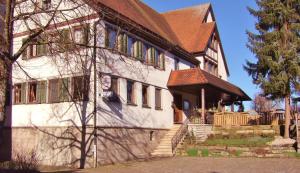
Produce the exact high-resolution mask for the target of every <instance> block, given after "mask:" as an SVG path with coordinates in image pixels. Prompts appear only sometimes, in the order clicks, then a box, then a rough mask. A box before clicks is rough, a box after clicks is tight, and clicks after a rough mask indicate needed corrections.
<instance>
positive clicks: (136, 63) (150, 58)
mask: <svg viewBox="0 0 300 173" xmlns="http://www.w3.org/2000/svg"><path fill="white" fill-rule="evenodd" d="M56 1H58V0H56ZM56 1H44V0H42V1H38V2H39V3H40V6H39V7H41V10H48V9H51V8H52V6H51V3H55V2H56ZM25 3H28V2H25ZM23 5H24V7H27V8H29V7H28V4H23ZM21 6H22V4H21ZM66 6H68V5H66ZM20 9H22V8H20ZM25 9H26V8H25ZM74 16H75V17H74ZM41 22H43V20H41ZM56 22H57V21H56ZM30 24H31V25H32V26H36V25H35V24H34V23H30ZM24 26H26V25H25V24H24V22H17V23H16V25H15V32H14V33H15V34H14V50H15V51H18V50H19V49H20V47H22V43H23V44H24V43H26V39H27V38H28V35H29V34H30V33H31V32H30V31H28V30H26V29H25V28H26V27H24ZM27 29H28V28H27ZM35 41H36V42H35V43H32V44H30V45H29V46H28V48H27V49H26V50H25V51H24V52H23V54H22V58H20V59H19V60H18V61H17V63H15V64H14V67H13V106H12V117H11V118H10V119H9V122H8V126H9V127H11V129H12V130H11V134H12V143H11V146H12V151H13V153H14V152H22V151H29V150H31V149H34V150H35V151H36V152H37V153H38V157H39V159H40V160H41V162H42V164H48V165H62V164H71V165H76V164H80V163H81V164H83V163H85V164H86V166H92V163H93V159H94V158H95V157H94V156H93V154H94V153H95V152H94V151H95V147H92V146H93V139H94V133H93V130H94V129H97V145H96V146H97V147H96V150H97V152H96V154H97V163H99V164H107V163H116V162H121V161H126V160H130V159H139V158H148V157H150V156H151V153H153V151H155V149H156V147H157V146H159V144H160V141H161V140H162V139H163V138H164V136H165V134H167V133H168V132H169V130H170V129H173V128H174V124H181V123H184V121H185V119H186V118H189V116H191V114H192V112H193V110H195V109H198V108H204V109H201V112H202V115H205V110H208V109H212V108H215V107H217V106H218V105H219V106H220V105H221V106H222V107H224V106H225V105H231V104H233V103H234V102H237V101H243V100H248V99H249V97H248V96H247V95H246V94H245V93H244V92H243V91H242V90H241V89H239V88H238V87H236V86H234V85H232V84H230V83H229V82H227V80H228V77H229V70H228V66H227V63H226V58H225V54H224V52H223V48H222V44H221V40H220V37H219V33H218V28H217V24H216V21H215V17H214V14H213V10H212V6H211V5H210V4H203V5H198V6H193V7H189V8H184V9H179V10H174V11H170V12H166V13H158V12H156V11H155V10H153V9H151V8H150V7H148V6H147V5H145V4H144V3H142V2H140V1H139V0H92V1H87V3H85V5H83V6H81V7H80V8H79V9H76V10H74V11H72V12H70V11H69V14H68V15H64V18H63V17H61V18H60V19H59V22H57V23H51V24H50V25H49V26H48V27H47V28H46V31H45V32H44V34H42V35H41V36H39V37H38V38H36V39H35ZM95 41H96V42H95ZM61 43H62V44H61ZM94 114H96V118H95V116H94ZM202 119H203V121H202V123H209V120H207V119H205V116H202ZM95 125H96V126H95ZM177 127H178V125H177ZM179 127H180V126H179ZM170 142H171V141H170ZM170 147H172V146H170ZM173 148H174V147H173ZM171 152H173V151H171Z"/></svg>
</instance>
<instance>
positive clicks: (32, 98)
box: [28, 82, 37, 103]
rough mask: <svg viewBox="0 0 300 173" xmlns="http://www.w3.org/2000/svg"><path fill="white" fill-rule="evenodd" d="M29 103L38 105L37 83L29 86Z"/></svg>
mask: <svg viewBox="0 0 300 173" xmlns="http://www.w3.org/2000/svg"><path fill="white" fill-rule="evenodd" d="M28 102H29V103H36V102H37V83H36V82H34V83H29V86H28Z"/></svg>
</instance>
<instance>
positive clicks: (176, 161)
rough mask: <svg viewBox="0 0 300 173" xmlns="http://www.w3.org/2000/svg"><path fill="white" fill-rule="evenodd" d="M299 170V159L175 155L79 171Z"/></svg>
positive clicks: (261, 172)
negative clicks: (167, 157)
mask: <svg viewBox="0 0 300 173" xmlns="http://www.w3.org/2000/svg"><path fill="white" fill-rule="evenodd" d="M273 172H274V173H300V159H292V158H291V159H266V158H263V159H259V158H201V157H175V158H170V159H162V160H156V161H149V162H140V163H128V164H122V165H114V166H104V167H101V168H98V169H89V170H84V171H80V173H273Z"/></svg>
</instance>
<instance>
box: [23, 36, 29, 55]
mask: <svg viewBox="0 0 300 173" xmlns="http://www.w3.org/2000/svg"><path fill="white" fill-rule="evenodd" d="M26 40H27V38H23V39H22V46H23V45H24V44H25V41H26ZM27 50H28V48H26V49H25V50H24V51H23V53H22V59H23V60H26V59H28V56H27Z"/></svg>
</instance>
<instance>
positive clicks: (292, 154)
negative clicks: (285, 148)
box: [285, 152, 300, 159]
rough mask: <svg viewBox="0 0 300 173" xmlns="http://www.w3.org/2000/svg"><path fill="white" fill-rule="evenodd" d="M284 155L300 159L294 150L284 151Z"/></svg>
mask: <svg viewBox="0 0 300 173" xmlns="http://www.w3.org/2000/svg"><path fill="white" fill-rule="evenodd" d="M285 155H287V156H288V157H295V158H298V159H300V153H296V152H287V153H285Z"/></svg>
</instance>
